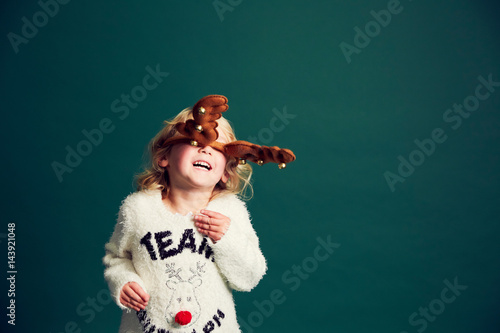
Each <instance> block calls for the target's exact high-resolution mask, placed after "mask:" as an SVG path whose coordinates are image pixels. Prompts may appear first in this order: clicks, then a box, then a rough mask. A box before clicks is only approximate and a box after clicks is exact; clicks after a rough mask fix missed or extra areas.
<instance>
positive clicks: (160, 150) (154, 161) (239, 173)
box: [135, 108, 253, 200]
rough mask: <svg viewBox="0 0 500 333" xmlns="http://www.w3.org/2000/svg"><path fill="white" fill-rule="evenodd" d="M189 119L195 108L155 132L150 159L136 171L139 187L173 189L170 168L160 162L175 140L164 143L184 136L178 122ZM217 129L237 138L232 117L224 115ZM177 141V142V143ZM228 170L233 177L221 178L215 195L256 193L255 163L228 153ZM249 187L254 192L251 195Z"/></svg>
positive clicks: (245, 196) (230, 137)
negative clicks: (253, 170) (232, 124)
mask: <svg viewBox="0 0 500 333" xmlns="http://www.w3.org/2000/svg"><path fill="white" fill-rule="evenodd" d="M188 119H193V115H192V110H191V108H187V109H184V110H182V111H181V112H180V113H179V114H178V115H177V116H176V117H175V118H173V119H172V120H170V121H168V120H165V121H164V125H165V126H164V127H163V128H162V129H161V130H160V131H159V132H158V133H157V134H156V135H155V137H154V138H153V139H151V141H150V142H149V144H148V155H149V156H148V161H147V164H146V165H145V167H144V171H143V172H141V173H139V174H136V175H135V182H136V185H137V190H138V191H141V190H146V189H147V190H153V189H160V190H161V191H162V192H165V194H168V191H169V187H170V185H169V179H168V171H167V169H166V168H164V167H161V166H160V165H159V162H160V161H161V160H162V159H163V158H165V157H166V156H168V154H169V153H170V151H171V150H172V146H173V145H172V144H168V145H165V146H162V145H161V143H162V142H165V141H166V140H167V139H169V138H171V137H175V136H180V134H179V132H177V130H176V129H175V126H176V125H177V124H178V123H183V122H185V121H186V120H188ZM217 123H218V126H217V131H218V132H219V135H220V134H222V133H224V134H225V136H226V137H227V138H228V140H229V141H228V142H232V141H236V135H235V134H234V130H233V128H232V127H231V124H230V123H229V121H228V120H227V119H226V118H224V117H221V118H219V119H218V120H217ZM174 144H175V143H174ZM226 172H227V173H228V175H229V177H228V180H227V182H226V183H224V182H222V181H219V182H218V183H217V184H216V185H215V187H214V190H213V192H212V197H211V198H210V200H213V199H214V198H215V197H218V196H221V195H225V194H230V193H233V194H236V195H238V196H240V197H241V198H242V199H245V200H248V199H250V198H251V197H252V195H253V189H252V185H251V183H250V178H251V177H252V167H251V166H250V165H249V164H239V163H238V160H237V159H236V158H235V157H232V156H227V163H226ZM247 191H249V192H250V194H249V195H247Z"/></svg>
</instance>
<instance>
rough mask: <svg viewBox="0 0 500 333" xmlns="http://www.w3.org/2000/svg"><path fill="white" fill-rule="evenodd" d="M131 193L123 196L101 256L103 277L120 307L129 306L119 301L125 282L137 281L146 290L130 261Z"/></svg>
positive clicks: (123, 308)
mask: <svg viewBox="0 0 500 333" xmlns="http://www.w3.org/2000/svg"><path fill="white" fill-rule="evenodd" d="M132 200H133V198H132V195H130V196H128V197H127V198H125V199H124V200H123V202H122V205H121V207H120V211H119V213H118V220H117V223H116V226H115V230H114V232H113V235H112V236H111V239H110V240H109V242H108V243H107V244H106V245H105V250H106V254H105V256H104V258H103V263H104V265H105V270H104V277H105V279H106V281H107V282H108V285H109V290H110V291H111V295H112V297H113V298H114V300H115V302H116V304H117V305H118V306H119V307H120V308H121V309H122V310H125V309H127V310H128V311H130V309H129V308H127V307H125V306H123V304H121V303H120V292H121V290H122V288H123V286H124V285H125V284H126V283H127V282H137V283H138V284H139V285H140V286H141V288H142V289H143V290H144V291H146V292H147V290H146V288H145V286H144V282H143V281H142V279H141V278H140V276H139V275H138V274H137V272H136V270H135V267H134V265H133V263H132V254H131V251H132V249H131V239H130V236H131V233H130V232H129V230H130V228H131V221H132V220H133V219H134V213H135V212H134V210H133V205H132V204H131V203H130V201H132Z"/></svg>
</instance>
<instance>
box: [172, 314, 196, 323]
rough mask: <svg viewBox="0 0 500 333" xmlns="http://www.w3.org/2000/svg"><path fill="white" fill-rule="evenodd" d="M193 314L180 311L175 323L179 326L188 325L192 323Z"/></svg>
mask: <svg viewBox="0 0 500 333" xmlns="http://www.w3.org/2000/svg"><path fill="white" fill-rule="evenodd" d="M192 318H193V316H191V312H189V311H180V312H178V313H177V314H176V315H175V322H176V323H177V324H179V325H187V324H189V323H190V322H191V319H192Z"/></svg>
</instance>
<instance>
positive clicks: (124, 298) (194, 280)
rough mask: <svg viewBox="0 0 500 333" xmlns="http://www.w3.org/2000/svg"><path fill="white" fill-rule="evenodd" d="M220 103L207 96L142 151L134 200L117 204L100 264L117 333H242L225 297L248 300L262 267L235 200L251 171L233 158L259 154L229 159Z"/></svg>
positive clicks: (230, 140) (230, 139)
mask: <svg viewBox="0 0 500 333" xmlns="http://www.w3.org/2000/svg"><path fill="white" fill-rule="evenodd" d="M226 103H227V99H225V97H223V96H217V95H213V96H207V97H205V98H204V99H202V100H200V101H199V102H198V103H197V104H196V105H195V108H193V110H194V111H192V110H191V109H186V110H184V111H182V112H181V113H180V114H179V115H178V116H177V117H175V118H174V119H173V120H172V121H171V122H167V125H166V126H165V127H164V128H163V129H162V130H161V131H160V132H159V133H158V134H157V135H156V136H155V137H154V138H153V140H152V141H151V143H150V153H151V167H150V168H149V169H147V170H146V171H145V172H144V173H142V174H141V175H139V177H138V191H137V192H135V193H132V194H130V195H128V196H127V197H126V198H125V199H124V200H123V202H122V205H121V207H120V211H119V214H118V222H117V224H116V227H115V230H114V233H113V235H112V237H111V239H110V241H109V243H107V244H106V246H105V248H106V255H105V257H104V258H103V262H104V264H105V266H106V268H105V273H104V275H105V278H106V280H107V281H108V284H109V288H110V290H111V293H112V295H113V296H114V298H115V301H116V303H117V304H118V306H119V307H120V308H121V309H123V310H125V311H124V312H123V315H122V321H121V326H120V333H140V332H144V333H145V332H158V333H160V332H163V333H166V332H186V333H193V332H199V333H201V332H212V331H214V332H215V333H217V332H221V333H222V332H231V333H234V332H240V330H239V326H238V323H237V320H236V313H235V307H234V302H233V297H232V293H231V291H232V289H234V290H240V291H250V290H251V289H252V288H254V287H255V286H256V285H257V283H258V282H259V281H260V279H261V278H262V276H263V275H264V274H265V272H266V268H267V267H266V261H265V259H264V256H263V255H262V253H261V251H260V249H259V241H258V238H257V235H256V234H255V231H254V229H253V228H252V225H251V223H250V217H249V214H248V211H247V209H246V206H245V204H244V203H243V202H242V201H241V200H240V199H239V198H238V197H237V195H238V194H241V192H242V191H243V190H244V189H245V188H246V187H247V186H248V185H249V179H250V176H251V167H250V166H249V165H248V164H246V163H242V161H243V160H242V159H241V157H240V158H236V157H234V156H235V155H236V156H243V157H247V158H250V159H251V160H252V158H253V157H255V156H257V155H259V154H257V153H255V152H257V151H256V150H255V148H254V149H253V151H254V153H252V150H251V149H250V148H249V147H250V145H251V144H248V143H247V145H246V146H240V148H242V149H243V150H245V149H246V150H245V151H244V152H243V155H242V154H241V149H240V152H239V154H240V155H238V154H236V153H235V149H234V145H233V144H234V143H237V142H235V141H236V138H235V135H234V132H233V130H232V128H231V126H230V125H229V123H228V122H227V120H226V119H224V118H223V117H222V116H221V113H222V112H224V111H225V110H226V109H227V104H226ZM200 124H201V125H200ZM193 126H194V127H193ZM189 128H191V129H193V128H194V129H195V130H191V131H190V130H189ZM200 133H201V134H203V135H204V136H200ZM214 138H215V140H214ZM194 139H197V140H194ZM239 142H240V143H241V141H239ZM229 145H233V146H229ZM231 148H232V149H231ZM266 148H267V147H266ZM276 148H277V147H276ZM248 149H250V150H248ZM230 154H232V156H231V155H230ZM261 155H262V154H261ZM256 158H258V156H257V157H256ZM288 160H290V159H288ZM272 161H274V160H272ZM258 162H259V164H262V162H265V161H264V160H259V161H258ZM282 163H283V162H282ZM130 309H132V310H135V311H134V312H132V311H131V310H130Z"/></svg>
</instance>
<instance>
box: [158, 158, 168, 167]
mask: <svg viewBox="0 0 500 333" xmlns="http://www.w3.org/2000/svg"><path fill="white" fill-rule="evenodd" d="M158 165H159V166H161V167H162V168H166V167H167V165H168V160H167V158H166V157H162V158H161V159H160V160H159V161H158Z"/></svg>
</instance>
